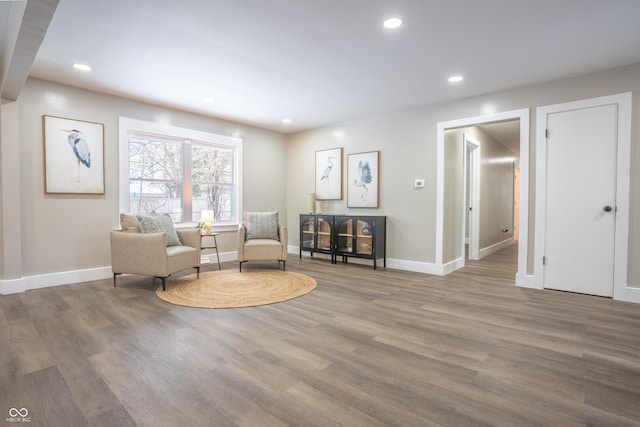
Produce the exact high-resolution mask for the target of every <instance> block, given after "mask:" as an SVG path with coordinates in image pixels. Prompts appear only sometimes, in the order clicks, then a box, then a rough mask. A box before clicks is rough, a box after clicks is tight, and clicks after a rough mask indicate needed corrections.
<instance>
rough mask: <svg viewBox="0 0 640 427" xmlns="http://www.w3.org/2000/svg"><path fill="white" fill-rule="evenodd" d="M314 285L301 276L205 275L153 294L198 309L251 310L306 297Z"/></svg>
mask: <svg viewBox="0 0 640 427" xmlns="http://www.w3.org/2000/svg"><path fill="white" fill-rule="evenodd" d="M316 284H317V283H316V281H315V280H314V279H312V278H311V277H309V276H305V275H304V274H300V273H294V272H289V271H280V270H249V271H243V272H242V273H240V272H238V271H235V270H222V271H208V272H204V273H200V278H199V279H197V278H196V275H195V274H192V275H190V276H185V277H182V278H179V279H175V280H167V290H166V291H162V286H160V287H159V288H158V289H157V290H156V295H158V296H159V297H160V299H162V300H164V301H167V302H170V303H172V304H177V305H184V306H187V307H200V308H233V307H253V306H256V305H264V304H273V303H276V302H281V301H286V300H289V299H292V298H296V297H299V296H302V295H305V294H308V293H309V292H311V291H312V290H313V289H315V287H316Z"/></svg>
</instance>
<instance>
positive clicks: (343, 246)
mask: <svg viewBox="0 0 640 427" xmlns="http://www.w3.org/2000/svg"><path fill="white" fill-rule="evenodd" d="M341 221H342V222H340V224H339V225H338V235H337V236H336V237H337V242H338V243H337V249H338V251H339V252H353V219H352V218H347V219H342V220H341Z"/></svg>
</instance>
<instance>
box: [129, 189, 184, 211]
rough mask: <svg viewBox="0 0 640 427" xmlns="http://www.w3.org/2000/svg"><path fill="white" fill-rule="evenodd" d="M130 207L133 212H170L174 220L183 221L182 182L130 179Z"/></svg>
mask: <svg viewBox="0 0 640 427" xmlns="http://www.w3.org/2000/svg"><path fill="white" fill-rule="evenodd" d="M129 183H130V184H129V198H130V199H129V207H130V211H131V213H132V214H138V213H151V212H155V213H168V214H169V215H171V218H172V219H173V221H174V222H181V221H182V183H180V182H152V181H151V182H150V181H140V180H134V179H132V180H130V181H129Z"/></svg>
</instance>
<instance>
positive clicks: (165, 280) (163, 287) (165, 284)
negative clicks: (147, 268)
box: [160, 277, 167, 292]
mask: <svg viewBox="0 0 640 427" xmlns="http://www.w3.org/2000/svg"><path fill="white" fill-rule="evenodd" d="M160 280H162V292H164V291H166V290H167V278H166V277H161V278H160Z"/></svg>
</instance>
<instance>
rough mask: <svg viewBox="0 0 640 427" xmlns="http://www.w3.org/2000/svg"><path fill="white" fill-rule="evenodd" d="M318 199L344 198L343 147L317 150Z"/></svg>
mask: <svg viewBox="0 0 640 427" xmlns="http://www.w3.org/2000/svg"><path fill="white" fill-rule="evenodd" d="M316 200H342V148H332V149H330V150H321V151H316Z"/></svg>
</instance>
